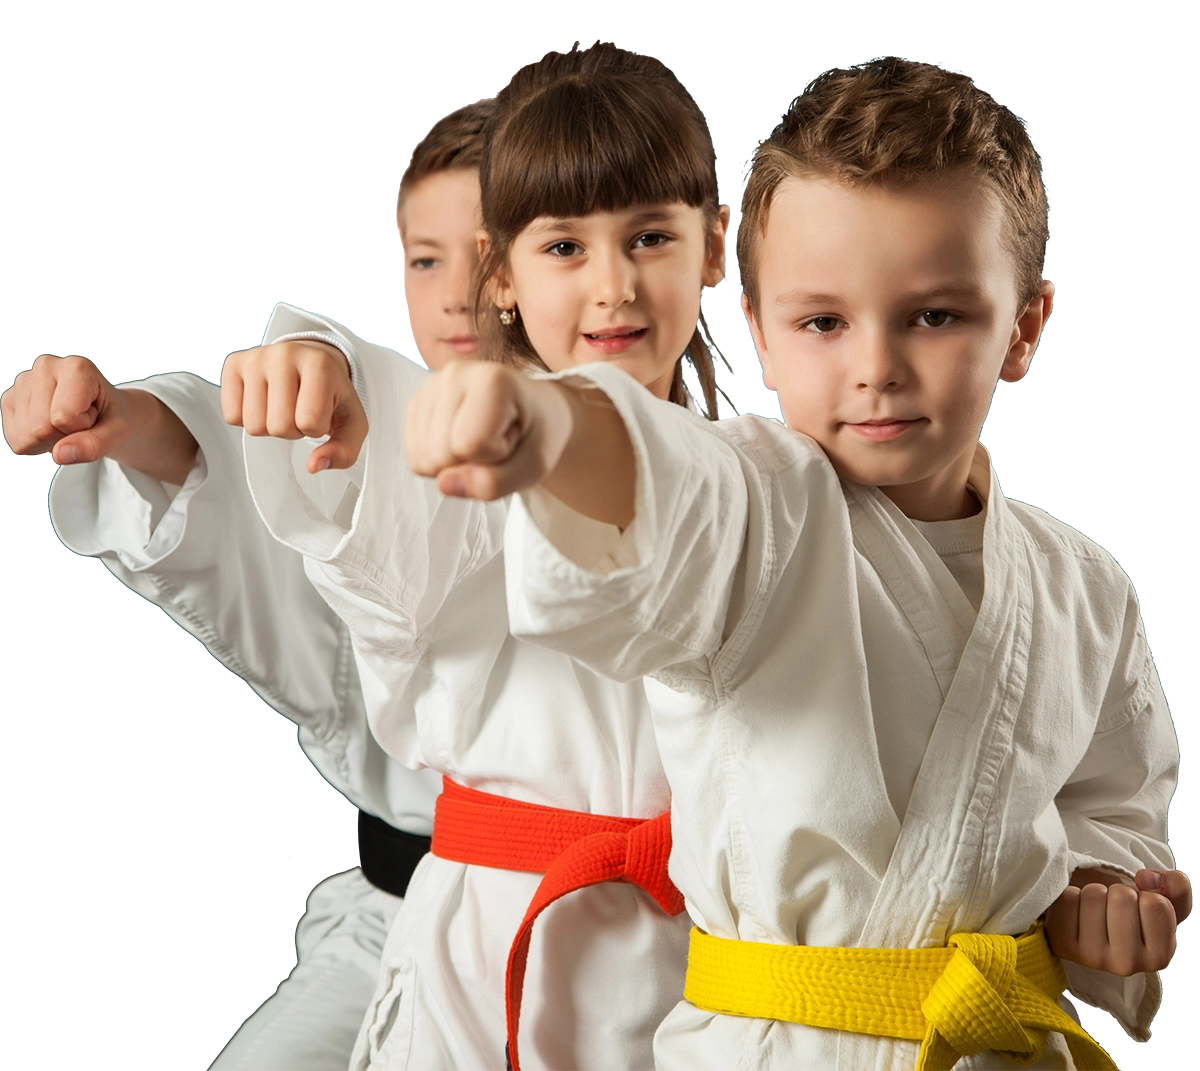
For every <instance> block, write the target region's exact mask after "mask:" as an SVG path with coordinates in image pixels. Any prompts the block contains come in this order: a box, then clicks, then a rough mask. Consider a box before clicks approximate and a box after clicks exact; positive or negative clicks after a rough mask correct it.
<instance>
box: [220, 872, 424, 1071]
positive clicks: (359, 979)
mask: <svg viewBox="0 0 1200 1071" xmlns="http://www.w3.org/2000/svg"><path fill="white" fill-rule="evenodd" d="M403 902H404V901H403V900H401V899H400V897H398V896H392V894H391V893H386V892H384V891H383V890H382V889H377V888H376V887H375V886H374V885H372V884H371V883H370V882H369V881H367V879H366V878H364V877H363V875H362V871H361V870H359V869H358V867H355V868H354V869H353V870H347V871H346V872H345V873H344V874H334V875H333V876H332V877H329V878H326V879H325V880H324V881H322V882H321V883H320V884H319V885H318V886H317V887H316V888H315V889H313V891H312V892H311V893H309V896H308V903H307V905H306V909H305V912H304V916H303V918H301V919H300V923H299V925H298V926H297V927H296V967H295V969H294V970H293V971H292V973H291V974H289V975H288V976H287V977H286V978H285V979H284V980H283V981H282V982H280V983H279V988H278V989H277V990H276V991H275V993H274V995H273V996H271V997H270V998H268V999H267V1001H266V1002H265V1003H264V1004H263V1005H262V1006H261V1007H260V1008H259V1009H258V1010H257V1011H256V1012H255V1013H254V1014H253V1015H251V1016H250V1018H249V1019H247V1020H246V1021H245V1022H244V1023H243V1024H242V1025H241V1027H240V1028H239V1029H238V1032H237V1033H236V1034H234V1035H233V1037H232V1038H231V1039H230V1040H229V1044H227V1045H226V1046H225V1048H224V1049H222V1050H221V1054H220V1055H219V1056H218V1057H217V1058H216V1060H214V1061H213V1064H212V1067H211V1068H210V1071H346V1067H347V1066H348V1064H349V1063H350V1051H351V1049H353V1047H354V1039H355V1036H356V1035H357V1034H358V1028H359V1026H360V1025H361V1024H362V1021H363V1016H364V1015H365V1014H366V1010H367V1006H368V1005H369V1004H370V1002H371V996H372V994H373V993H374V990H375V983H376V979H377V976H378V974H379V960H380V957H381V955H382V953H383V942H384V940H385V939H386V938H387V933H388V930H389V929H390V928H391V925H392V920H393V919H394V918H395V917H396V912H397V911H399V910H400V905H401V904H402V903H403Z"/></svg>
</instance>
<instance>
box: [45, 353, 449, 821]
mask: <svg viewBox="0 0 1200 1071" xmlns="http://www.w3.org/2000/svg"><path fill="white" fill-rule="evenodd" d="M126 386H136V387H137V388H138V389H140V390H145V391H148V392H149V393H151V394H153V395H154V396H155V397H156V398H158V399H160V400H161V401H162V402H163V403H164V404H165V405H167V407H168V408H170V409H171V410H172V411H173V412H174V413H175V414H176V415H177V416H178V417H179V419H180V420H182V421H183V423H184V424H185V425H186V426H187V429H188V431H190V432H191V433H192V435H193V436H194V438H195V439H196V442H197V443H198V444H199V447H200V451H199V453H198V455H197V462H196V464H195V466H194V467H193V468H192V471H191V473H190V474H189V475H188V478H187V480H186V482H185V483H184V485H183V487H182V488H180V490H179V492H178V493H177V494H176V495H175V496H174V498H173V499H172V498H169V497H168V496H167V494H166V492H165V491H164V489H163V486H162V484H160V483H159V481H158V480H155V479H152V478H151V477H148V476H144V475H142V474H141V473H139V472H135V471H134V470H132V469H127V468H125V467H123V466H121V465H119V464H117V463H116V462H114V461H111V460H109V459H104V460H102V461H99V462H96V463H94V464H90V465H71V466H65V467H62V468H60V469H59V470H58V471H57V473H56V474H55V476H54V481H53V482H52V483H51V485H50V516H51V520H52V521H53V523H54V529H55V531H56V532H57V533H58V536H59V538H60V539H61V540H62V541H63V543H65V544H66V545H67V546H68V547H69V548H70V549H71V550H73V551H75V552H76V553H77V554H85V555H91V556H93V557H97V558H100V559H101V560H102V561H103V562H104V564H105V565H106V566H107V567H108V568H109V570H110V571H111V572H112V573H113V575H114V576H116V577H117V578H118V579H119V580H120V581H121V582H122V583H123V584H125V585H126V586H128V587H130V588H132V589H133V590H134V591H136V592H137V593H138V594H139V595H141V596H143V597H144V598H146V599H148V600H149V601H150V602H152V603H154V604H155V605H156V606H159V607H161V608H162V609H163V610H164V611H165V612H166V613H167V614H168V615H170V617H171V618H172V619H173V620H174V621H175V622H176V623H177V624H179V625H180V626H181V627H183V628H184V629H186V630H187V631H188V632H190V633H191V634H192V635H193V636H195V637H196V638H197V639H198V640H199V641H200V642H201V643H203V644H204V646H205V647H207V648H208V650H209V651H210V652H211V653H212V655H213V656H214V657H215V658H216V659H217V660H218V661H219V662H221V664H222V665H224V666H225V667H226V668H228V669H230V670H232V671H233V672H234V673H236V674H237V675H238V676H239V677H241V678H243V679H244V680H245V681H246V682H247V683H248V684H249V685H250V687H251V688H253V689H254V690H255V691H256V692H257V693H258V694H259V695H260V696H261V697H262V698H263V699H264V700H265V701H266V702H267V703H268V704H270V705H271V706H272V707H274V708H275V709H276V710H277V711H279V713H281V714H283V715H284V716H285V717H286V718H288V719H290V720H291V721H293V722H295V723H296V725H297V726H298V727H299V738H300V746H301V748H303V749H304V753H305V754H306V755H307V756H308V757H309V759H310V760H311V761H312V763H313V765H314V766H316V768H317V769H318V770H319V771H320V772H321V774H322V775H323V776H324V777H325V779H326V780H327V781H328V782H329V783H330V784H331V785H333V787H334V788H336V789H337V790H338V791H339V792H341V793H342V794H343V795H344V796H346V797H347V798H348V799H349V800H350V802H351V803H353V804H354V805H355V806H356V807H358V808H360V809H361V810H364V811H366V812H367V813H368V814H373V815H375V816H377V817H379V818H382V819H383V820H384V821H385V822H388V823H390V824H391V825H393V826H395V827H396V828H398V829H403V830H405V831H406V832H409V833H415V834H418V835H421V836H428V835H429V831H430V829H431V826H432V817H433V801H434V799H435V798H436V796H437V793H438V790H439V785H438V781H437V779H436V778H435V777H433V776H432V775H430V774H414V773H413V771H411V770H408V769H406V768H405V767H403V766H401V765H399V764H398V763H395V762H392V761H391V760H390V759H389V758H388V757H387V755H386V754H384V752H383V751H382V749H381V748H380V747H379V745H378V744H377V743H376V741H375V739H374V737H372V736H371V733H370V730H369V729H368V727H367V720H366V713H365V710H364V708H363V702H362V693H361V691H360V689H359V683H358V672H357V669H356V666H355V664H354V657H353V653H352V650H351V646H350V638H349V633H348V632H347V630H346V627H345V626H344V625H343V624H342V622H341V620H340V619H339V618H338V617H337V615H336V614H334V613H333V611H332V610H330V609H329V607H328V606H327V605H326V604H325V601H324V600H323V599H322V598H321V597H320V595H318V594H317V592H316V590H315V589H314V588H313V586H312V584H310V583H309V581H308V578H307V577H306V576H305V574H304V560H303V558H302V557H301V555H299V554H297V553H296V552H295V551H294V550H291V549H289V548H287V547H284V546H282V545H280V544H279V543H277V542H276V541H275V540H274V539H272V538H271V536H270V534H269V533H268V532H267V530H266V529H265V528H264V527H263V524H262V520H261V519H260V518H259V516H258V511H257V509H256V508H255V506H254V501H253V499H252V498H251V497H250V493H249V489H248V488H247V486H246V478H245V463H244V461H243V458H242V430H241V429H240V428H234V427H230V426H229V425H228V424H226V423H225V420H224V418H223V417H222V415H221V400H220V389H219V388H218V387H217V386H216V385H215V384H212V383H208V382H207V381H205V380H203V379H200V378H199V377H198V376H193V375H191V374H189V373H186V372H175V373H170V374H168V375H161V376H153V377H151V378H150V379H146V380H142V381H141V382H138V383H136V384H126Z"/></svg>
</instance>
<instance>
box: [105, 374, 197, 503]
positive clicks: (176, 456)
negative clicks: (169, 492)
mask: <svg viewBox="0 0 1200 1071" xmlns="http://www.w3.org/2000/svg"><path fill="white" fill-rule="evenodd" d="M113 389H114V394H115V397H114V398H113V402H112V403H111V405H110V406H109V408H110V409H116V410H117V411H118V412H121V413H122V415H123V418H124V420H125V422H126V426H127V427H128V429H129V435H128V437H127V438H126V439H125V441H124V442H123V443H121V445H120V446H118V447H116V448H115V449H113V450H112V451H111V452H110V453H109V455H108V456H109V457H111V458H112V459H113V460H114V461H116V462H117V463H118V464H121V465H125V466H126V467H128V468H131V469H135V470H136V471H138V472H142V473H145V474H146V475H147V476H151V477H153V478H154V479H158V480H162V481H164V482H166V483H174V484H182V483H183V482H184V481H185V480H186V479H187V477H188V473H189V472H191V470H192V466H193V465H194V464H195V463H196V453H197V451H198V450H199V444H198V443H197V442H196V439H195V437H194V436H193V435H192V433H191V432H190V431H188V429H187V426H186V425H185V424H184V423H183V421H182V420H180V419H179V417H178V416H177V415H176V414H175V412H174V410H172V409H170V408H169V407H168V406H167V405H166V404H165V403H164V402H162V401H160V400H159V399H158V398H157V397H155V396H154V395H153V394H151V393H150V392H149V391H145V390H140V389H138V388H136V387H127V388H121V387H115V388H113Z"/></svg>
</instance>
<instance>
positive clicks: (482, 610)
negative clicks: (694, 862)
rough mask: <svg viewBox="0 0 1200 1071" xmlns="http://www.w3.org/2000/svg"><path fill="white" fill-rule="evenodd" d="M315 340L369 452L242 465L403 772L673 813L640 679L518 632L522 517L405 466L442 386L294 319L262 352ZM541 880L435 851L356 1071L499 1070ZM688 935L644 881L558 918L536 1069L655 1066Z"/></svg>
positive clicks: (294, 315) (539, 942)
mask: <svg viewBox="0 0 1200 1071" xmlns="http://www.w3.org/2000/svg"><path fill="white" fill-rule="evenodd" d="M300 336H307V337H310V338H319V339H323V340H325V341H328V342H332V343H334V344H335V345H337V346H339V347H340V348H341V349H342V351H343V352H344V353H345V354H346V355H347V358H348V359H349V361H350V363H351V367H352V370H353V378H354V382H355V385H356V387H357V388H358V390H359V394H360V396H361V397H362V400H363V403H364V405H365V407H366V410H367V414H368V417H369V419H370V422H371V429H370V434H369V436H368V440H367V446H366V447H365V457H364V460H363V461H362V463H361V464H360V465H359V466H358V467H357V470H356V471H351V472H348V473H347V472H336V471H327V472H324V473H321V474H319V475H318V476H316V477H313V476H311V475H309V474H308V473H307V472H306V471H305V470H304V460H305V458H306V457H307V454H308V452H309V450H310V449H311V446H310V445H308V444H305V443H289V442H285V441H282V440H277V439H266V438H264V439H248V440H247V441H246V446H245V450H246V463H247V472H248V475H249V482H250V486H251V489H252V492H253V494H254V496H255V499H256V501H257V503H258V505H259V509H260V511H261V512H262V516H263V519H264V520H265V521H266V522H267V525H268V527H269V528H270V529H271V531H272V532H273V533H274V534H275V535H276V536H277V537H278V538H279V539H281V540H282V541H284V542H285V543H287V544H288V545H289V546H291V547H293V548H295V549H296V550H298V551H301V552H302V553H304V554H305V555H307V556H308V558H309V562H308V573H309V576H310V578H311V579H312V580H313V582H314V584H315V585H316V586H317V587H318V588H319V589H320V591H321V592H322V594H324V596H325V597H326V598H327V599H328V601H329V603H330V605H331V606H333V607H334V609H336V610H337V612H338V613H339V614H340V615H341V616H342V617H343V619H344V620H345V621H346V622H347V624H348V625H349V626H350V630H351V633H352V635H353V637H354V644H355V651H356V653H357V654H358V656H359V661H360V675H361V679H362V685H363V695H364V697H365V699H366V703H367V711H368V716H369V718H370V723H371V728H372V730H373V732H374V734H375V736H376V738H377V739H378V740H379V741H380V743H381V744H382V745H383V747H384V748H385V749H386V750H387V751H388V752H389V754H391V755H392V756H393V757H395V758H397V759H399V760H400V761H402V762H404V763H407V764H410V765H425V766H429V767H432V768H433V769H436V770H438V771H441V772H443V773H445V774H446V775H448V776H449V777H451V778H453V779H454V780H455V781H457V782H459V783H460V784H463V785H466V786H468V787H470V788H474V789H479V790H482V791H485V792H491V793H496V794H499V795H502V796H508V797H512V798H514V799H520V800H524V801H527V802H531V803H537V804H543V805H548V806H552V807H559V808H567V809H570V810H578V811H587V812H592V813H598V814H607V815H617V816H623V817H634V818H650V817H654V816H655V815H658V814H661V813H662V812H664V811H666V810H667V809H668V807H669V803H670V800H669V796H668V792H667V785H666V780H665V778H664V776H663V772H662V766H661V763H660V762H659V759H658V754H657V750H656V748H655V744H654V737H653V731H652V728H651V725H650V719H649V709H648V706H647V703H646V698H645V693H644V691H643V689H642V686H641V684H640V682H636V681H635V682H633V683H630V684H616V683H613V682H611V681H609V680H607V679H605V678H602V677H599V676H598V675H596V674H594V673H591V672H589V671H588V670H586V669H584V668H583V667H582V666H580V665H579V664H577V663H576V662H574V661H572V660H571V659H569V658H566V657H564V656H562V655H558V654H555V653H553V652H549V651H546V650H544V649H543V648H541V647H539V646H535V645H533V644H528V643H524V642H521V641H519V640H515V639H513V638H512V637H511V636H510V635H509V632H508V621H507V616H506V613H505V602H504V566H503V559H502V554H501V550H502V541H503V527H504V519H505V516H506V512H507V507H506V506H505V505H504V504H502V503H492V504H484V503H477V502H465V501H461V500H453V499H446V498H443V497H442V495H441V494H439V493H438V491H437V488H436V486H435V484H434V482H433V481H431V480H425V479H421V478H419V477H416V476H414V475H413V474H412V473H411V472H410V471H409V469H408V466H407V465H406V464H405V461H404V451H403V413H404V403H405V401H406V400H407V398H408V397H409V396H410V395H411V394H412V393H413V392H414V391H415V390H416V389H417V387H418V386H419V385H420V383H421V380H422V378H423V376H424V375H425V374H426V373H425V372H424V371H423V370H422V369H419V368H417V367H416V366H415V365H413V364H411V363H409V362H408V361H406V360H404V359H403V358H401V357H399V356H398V355H397V354H394V353H391V352H390V351H387V350H382V349H379V348H378V347H375V346H371V345H368V344H367V343H364V342H362V341H361V340H359V339H357V338H355V337H354V336H353V335H351V334H350V333H349V332H348V331H346V330H345V329H344V328H341V327H339V326H338V325H337V324H334V323H332V322H331V321H328V320H324V319H321V318H319V317H314V316H311V315H308V314H305V313H302V312H300V311H299V310H296V309H291V308H288V307H286V306H280V307H279V308H277V309H276V312H275V316H274V318H273V320H272V322H271V325H270V327H269V328H268V331H267V339H266V341H268V342H270V341H273V340H276V339H279V338H284V337H300ZM662 404H663V408H664V409H666V408H669V407H668V406H667V405H666V404H665V403H662ZM539 880H540V876H539V875H536V874H527V873H520V872H517V871H509V870H501V869H495V868H489V867H482V866H466V865H463V864H460V863H454V862H450V861H448V860H445V859H439V858H437V857H434V856H432V855H430V856H426V858H425V859H424V861H423V862H422V863H421V865H420V866H419V867H418V868H417V872H416V874H415V875H414V877H413V881H412V884H411V885H410V886H409V890H408V895H407V897H406V901H405V909H404V911H403V912H402V913H401V915H400V917H399V919H398V921H397V924H396V926H395V927H394V928H393V930H392V933H391V935H390V937H389V939H388V943H387V947H386V948H385V951H384V965H383V974H382V976H381V979H380V984H379V989H378V991H377V995H376V996H377V999H376V1002H375V1006H374V1008H373V1009H372V1011H371V1013H370V1014H369V1015H368V1018H367V1020H366V1022H365V1024H364V1031H363V1034H362V1035H361V1036H360V1039H359V1045H358V1046H357V1048H356V1053H355V1059H354V1061H353V1063H352V1066H354V1067H361V1066H365V1065H366V1064H367V1063H368V1062H369V1063H370V1065H371V1066H372V1067H395V1068H402V1067H414V1068H416V1067H419V1068H422V1069H425V1068H437V1067H450V1066H453V1067H461V1068H479V1067H492V1068H499V1067H503V1066H504V1038H505V1030H504V973H505V965H506V961H507V956H508V951H509V946H510V944H511V942H512V939H513V937H514V936H515V934H516V931H517V928H518V926H519V924H520V921H521V918H522V916H523V915H524V912H525V910H526V908H527V906H528V904H529V901H530V899H531V898H532V896H533V893H534V890H535V889H536V887H537V885H538V882H539ZM687 928H688V927H687V923H686V920H685V918H684V916H682V915H681V916H678V917H676V918H674V919H671V918H668V917H667V916H666V915H664V914H663V912H662V911H661V910H660V909H659V908H658V907H657V906H656V905H655V903H654V902H653V901H652V900H651V898H650V897H649V896H647V895H646V894H645V893H643V892H642V891H641V890H639V889H636V888H634V887H633V886H631V885H627V884H607V885H600V886H595V887H592V888H588V889H584V890H581V891H580V892H577V893H572V894H571V895H569V896H567V897H565V898H564V899H562V900H560V901H559V902H558V903H556V904H554V905H552V906H551V907H550V908H549V909H548V910H547V911H546V912H545V913H544V914H543V915H542V916H541V918H540V919H539V920H538V923H537V925H536V927H535V929H534V934H533V942H532V945H531V948H530V954H529V966H528V973H527V975H526V980H525V989H524V1003H523V1006H522V1014H521V1035H520V1043H521V1063H522V1066H523V1067H525V1068H527V1069H533V1068H539V1067H547V1068H549V1067H554V1068H566V1067H588V1068H645V1067H649V1066H650V1064H651V1061H652V1056H651V1039H652V1036H653V1034H654V1031H655V1028H656V1027H657V1026H658V1024H659V1022H660V1021H661V1019H662V1017H663V1015H665V1014H666V1012H667V1011H668V1010H669V1009H670V1008H671V1007H672V1006H673V1005H674V1003H675V1001H676V999H677V996H678V994H679V993H680V992H681V991H682V986H683V971H684V963H685V956H686V942H687Z"/></svg>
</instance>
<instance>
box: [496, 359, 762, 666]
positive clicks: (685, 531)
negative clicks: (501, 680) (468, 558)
mask: <svg viewBox="0 0 1200 1071" xmlns="http://www.w3.org/2000/svg"><path fill="white" fill-rule="evenodd" d="M570 374H571V375H572V376H576V377H580V378H583V379H587V380H589V381H590V382H591V383H593V384H594V385H595V386H597V387H598V388H599V389H600V390H601V391H603V392H604V393H605V394H606V395H607V396H608V398H609V399H610V400H611V402H612V404H613V405H614V406H615V407H616V409H617V410H618V412H619V413H620V415H621V417H622V418H623V420H624V422H625V426H626V428H627V430H628V432H629V435H630V438H631V440H632V442H633V451H634V456H635V461H636V473H637V475H636V481H637V484H636V502H635V516H634V520H633V522H632V524H631V525H630V526H629V528H628V529H626V530H625V531H624V532H620V531H618V530H617V529H616V528H614V527H611V526H607V525H601V524H597V523H596V522H594V521H590V520H588V519H587V518H585V517H581V516H580V515H579V514H577V513H575V512H574V511H572V510H570V509H569V508H568V507H566V506H565V505H563V503H561V502H560V501H558V500H557V499H555V498H554V497H553V496H552V495H550V494H548V493H547V492H544V491H542V490H540V489H536V488H535V489H534V490H532V491H528V492H525V493H523V494H522V495H521V496H520V500H519V501H514V505H513V507H512V510H511V513H510V516H509V522H508V530H507V533H506V537H505V547H506V552H505V561H506V570H507V583H508V598H509V624H510V628H511V629H512V631H513V633H514V634H516V635H521V636H525V637H528V638H531V639H534V640H536V642H538V643H541V644H543V645H545V646H548V647H552V648H554V649H556V650H560V651H563V652H564V653H566V654H568V655H570V656H571V657H572V658H574V659H576V660H577V661H579V662H582V663H583V664H584V665H586V666H588V667H589V668H591V669H593V670H595V671H597V672H599V673H601V674H603V675H605V676H608V677H611V678H614V679H616V680H620V681H631V680H635V679H637V678H638V677H642V676H647V675H653V674H657V673H660V672H661V671H664V670H666V669H667V668H668V667H672V666H681V665H683V664H684V663H689V662H690V663H695V662H701V663H703V662H705V661H707V660H709V659H711V658H712V657H714V656H715V655H716V653H717V652H718V649H719V648H720V646H721V644H722V642H723V640H724V638H725V636H726V619H727V616H728V615H729V613H730V609H731V593H732V591H733V587H734V578H735V574H736V573H738V566H739V563H740V562H741V559H742V553H743V549H744V541H745V535H746V522H747V513H748V509H749V501H750V492H749V491H748V489H747V481H746V474H745V472H744V469H743V459H742V458H741V457H740V456H739V453H738V451H737V450H736V449H734V448H733V446H731V444H730V443H729V442H727V441H725V440H724V439H723V438H722V437H721V436H720V434H718V433H717V432H716V431H714V429H713V428H712V426H711V425H709V424H708V423H707V422H706V421H704V420H702V419H700V418H699V417H697V416H695V415H694V414H692V413H689V412H687V411H686V410H684V409H683V408H682V407H680V406H676V405H672V404H670V403H667V402H663V401H660V400H658V399H655V398H654V397H653V396H652V395H651V394H650V393H649V392H648V391H647V390H646V389H645V388H644V387H642V386H640V385H639V384H638V383H637V382H636V381H635V380H633V379H632V378H630V377H629V376H627V375H626V374H625V373H623V372H620V371H618V370H616V369H613V368H610V367H608V366H604V365H590V366H586V367H585V368H582V369H576V370H573V371H572V372H571V373H570Z"/></svg>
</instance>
